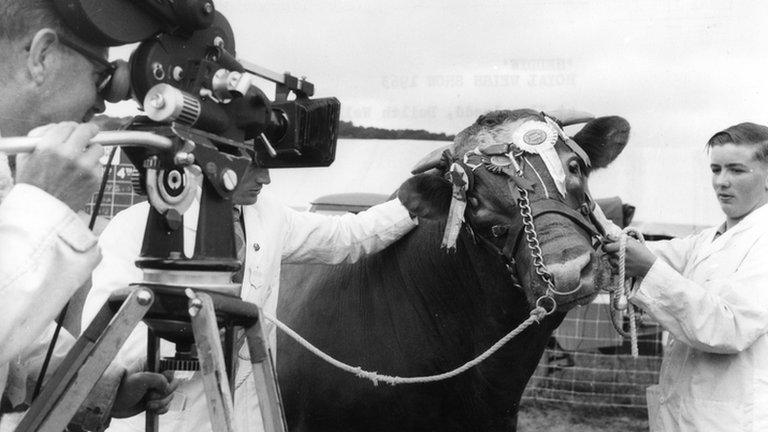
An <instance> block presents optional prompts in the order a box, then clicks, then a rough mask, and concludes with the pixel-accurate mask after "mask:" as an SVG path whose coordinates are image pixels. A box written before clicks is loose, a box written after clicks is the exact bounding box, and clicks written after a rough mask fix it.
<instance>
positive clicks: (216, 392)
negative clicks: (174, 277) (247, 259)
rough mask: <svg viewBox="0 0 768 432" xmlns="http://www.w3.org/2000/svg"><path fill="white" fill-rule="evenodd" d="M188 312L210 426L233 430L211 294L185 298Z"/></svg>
mask: <svg viewBox="0 0 768 432" xmlns="http://www.w3.org/2000/svg"><path fill="white" fill-rule="evenodd" d="M189 314H190V315H191V316H192V332H193V333H194V335H195V344H196V345H197V355H198V359H199V361H200V371H201V372H202V375H203V386H204V388H205V395H206V398H207V399H208V415H209V417H210V420H211V427H212V429H213V430H215V431H216V432H234V425H233V419H232V416H233V413H234V406H233V403H232V393H231V392H230V390H229V380H228V379H227V371H226V369H225V368H224V351H223V350H222V348H221V339H220V338H219V327H218V324H217V323H216V313H215V312H214V309H213V301H211V297H210V296H208V295H207V294H203V293H196V297H195V298H192V299H190V300H189Z"/></svg>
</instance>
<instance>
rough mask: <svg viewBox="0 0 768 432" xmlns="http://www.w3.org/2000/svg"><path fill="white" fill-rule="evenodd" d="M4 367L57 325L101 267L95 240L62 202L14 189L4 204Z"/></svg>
mask: <svg viewBox="0 0 768 432" xmlns="http://www.w3.org/2000/svg"><path fill="white" fill-rule="evenodd" d="M0 241H1V242H2V248H0V296H2V298H3V301H2V302H0V317H2V324H0V341H2V344H3V349H2V350H0V364H5V363H7V362H8V361H9V360H11V359H13V358H15V357H16V356H18V355H19V354H20V353H21V351H22V350H23V349H24V347H26V346H27V345H28V344H29V343H30V341H31V340H34V339H35V338H36V337H38V336H39V335H40V334H41V333H42V332H43V330H44V329H45V327H46V326H47V325H48V324H49V323H50V322H52V321H53V319H54V318H55V316H56V315H57V314H58V313H59V311H60V310H61V309H62V308H63V307H64V304H66V302H67V300H68V299H69V298H70V296H71V295H72V294H73V293H74V292H75V291H76V290H77V289H78V288H79V287H80V286H81V285H82V284H83V283H84V282H85V281H86V280H87V279H88V277H89V276H90V272H91V270H92V269H93V268H94V267H95V266H96V264H97V263H98V262H99V258H100V255H99V250H98V247H97V245H96V237H95V236H94V235H93V234H91V232H90V231H88V229H87V228H86V226H85V225H83V223H82V222H81V221H80V219H79V218H78V217H77V215H76V214H75V213H74V212H73V211H72V210H71V209H70V208H69V207H68V206H66V205H65V204H63V203H62V202H61V201H58V200H56V199H54V198H53V197H52V196H50V195H49V194H47V193H45V192H43V191H42V190H40V189H38V188H36V187H34V186H30V185H26V184H19V185H16V186H15V187H14V188H13V189H12V190H11V192H10V193H9V194H8V196H7V197H6V199H5V200H4V201H3V202H2V204H0Z"/></svg>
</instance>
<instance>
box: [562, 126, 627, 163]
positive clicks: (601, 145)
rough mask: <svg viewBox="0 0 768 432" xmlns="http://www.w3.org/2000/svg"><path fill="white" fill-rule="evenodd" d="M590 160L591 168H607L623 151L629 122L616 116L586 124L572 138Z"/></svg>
mask: <svg viewBox="0 0 768 432" xmlns="http://www.w3.org/2000/svg"><path fill="white" fill-rule="evenodd" d="M573 140H574V141H576V142H577V143H578V144H579V146H581V148H583V149H584V151H585V152H587V154H588V155H589V158H590V159H592V167H594V168H603V167H606V166H608V164H610V163H611V162H613V160H614V159H616V157H617V156H618V155H619V153H621V151H622V150H624V146H626V145H627V141H628V140H629V122H628V121H626V120H625V119H623V118H622V117H618V116H611V117H598V118H596V119H594V120H592V121H590V122H589V123H587V124H586V125H585V126H584V127H583V128H582V129H581V130H580V131H579V132H578V133H577V134H576V135H575V136H574V137H573Z"/></svg>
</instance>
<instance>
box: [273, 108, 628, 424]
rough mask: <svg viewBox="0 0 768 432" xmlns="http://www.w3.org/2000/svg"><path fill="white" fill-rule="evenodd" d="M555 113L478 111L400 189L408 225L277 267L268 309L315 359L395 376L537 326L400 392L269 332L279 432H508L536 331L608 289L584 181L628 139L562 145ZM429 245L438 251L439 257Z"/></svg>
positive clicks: (593, 125)
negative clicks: (370, 247) (379, 247)
mask: <svg viewBox="0 0 768 432" xmlns="http://www.w3.org/2000/svg"><path fill="white" fill-rule="evenodd" d="M556 117H557V116H556V115H552V116H548V115H546V114H544V113H540V112H537V111H533V110H527V109H523V110H514V111H507V110H504V111H493V112H490V113H487V114H485V115H482V116H480V117H479V118H478V119H477V121H476V122H475V123H474V124H473V125H471V126H470V127H468V128H467V129H465V130H463V131H462V132H461V133H459V134H458V135H457V136H456V139H455V141H454V142H453V144H452V145H450V146H449V148H447V149H445V150H444V151H438V152H436V153H434V154H432V155H430V156H428V157H427V158H426V159H425V160H424V161H422V162H421V163H420V164H419V165H418V166H417V167H416V169H415V171H416V172H417V174H416V175H415V176H413V177H412V178H410V179H409V180H407V181H406V182H405V183H404V184H403V186H402V187H401V189H400V197H401V199H403V200H404V202H405V204H406V207H408V209H409V210H410V211H411V212H412V213H413V214H415V215H418V216H419V217H420V225H419V226H418V228H416V229H415V230H414V231H412V232H411V233H409V234H408V235H407V236H405V237H404V238H402V239H401V240H400V241H398V242H397V243H395V244H393V245H392V246H390V247H389V248H387V249H386V250H384V251H382V252H380V253H378V254H375V255H372V256H369V257H367V258H364V259H363V260H361V261H359V262H357V263H354V264H346V265H338V266H321V265H309V266H295V267H293V268H291V269H287V271H285V272H284V275H283V281H282V282H281V283H282V284H283V287H284V288H285V289H283V290H282V291H281V298H280V303H279V307H278V317H279V318H280V319H281V320H283V321H284V322H286V323H287V324H288V325H290V326H291V327H292V328H293V329H294V330H296V331H297V332H298V333H300V334H301V335H303V336H304V337H305V338H306V339H307V340H309V341H310V342H311V343H313V344H314V345H316V346H317V347H319V348H321V349H322V350H324V351H325V352H326V353H328V354H329V355H331V356H333V357H335V358H337V359H339V360H341V361H343V362H346V363H348V364H352V365H359V366H361V367H362V368H364V369H367V370H374V371H379V372H381V373H386V374H388V375H397V376H419V375H432V374H436V373H440V372H443V371H446V370H451V369H453V368H456V367H457V366H460V365H462V364H464V363H465V362H467V361H468V360H470V359H472V358H474V357H475V356H477V355H478V354H480V353H482V352H483V351H485V350H486V349H487V348H488V347H490V346H491V345H493V344H494V343H495V342H496V341H497V340H499V339H500V338H501V337H502V336H504V335H505V334H507V332H509V331H510V330H511V329H514V328H516V326H518V325H520V324H521V323H522V322H524V321H525V320H526V319H527V318H528V317H529V316H530V315H529V314H530V313H531V311H532V310H533V309H535V308H536V307H537V306H538V307H539V310H540V311H541V310H544V311H546V315H545V316H544V318H543V319H541V320H540V321H539V322H538V323H536V324H533V325H530V326H529V327H527V328H526V329H525V330H524V331H523V332H522V333H520V334H519V335H517V336H516V337H515V338H514V339H513V340H512V341H511V342H510V343H508V344H506V345H505V346H504V347H503V348H501V349H500V350H499V351H497V352H495V353H494V354H493V355H492V356H490V357H489V358H488V359H487V360H486V361H484V362H482V363H480V364H479V365H478V366H476V367H474V368H472V369H469V370H468V371H467V372H465V373H463V374H461V375H458V376H456V377H453V378H450V379H448V380H444V381H438V382H430V383H421V384H412V385H400V386H389V385H383V384H380V385H378V386H376V385H373V384H372V383H371V382H370V381H367V380H361V379H359V378H358V377H356V376H354V375H351V374H349V373H347V372H343V371H340V370H338V369H336V368H334V367H332V366H330V365H329V364H327V363H325V362H323V361H321V360H320V359H318V358H317V357H315V356H314V355H313V354H311V353H310V352H308V351H307V350H305V349H304V348H303V347H301V346H299V345H298V344H297V343H295V342H294V341H293V340H291V339H290V338H288V337H287V336H285V335H284V334H282V333H281V334H279V335H278V349H277V363H278V375H279V380H280V386H281V389H282V396H283V401H284V407H285V411H286V416H287V420H288V425H289V429H290V430H291V431H294V432H346V431H350V432H351V431H372V432H401V431H441V432H447V431H456V432H459V431H460V432H467V431H486V432H487V431H506V432H509V431H515V430H516V425H517V413H518V407H519V403H520V399H521V396H522V394H523V390H524V389H525V386H526V383H527V382H528V380H529V378H530V377H531V375H532V374H533V372H534V370H535V368H536V366H537V364H538V361H539V358H540V357H541V355H542V353H543V351H544V348H545V346H546V344H547V340H548V339H549V337H550V335H551V334H552V332H553V331H554V330H555V328H557V326H558V325H559V324H560V323H561V321H562V320H563V318H564V316H565V313H566V312H567V311H568V310H569V309H570V308H572V307H574V306H576V305H583V304H586V303H588V302H590V301H591V300H593V299H594V297H595V296H596V294H597V292H598V290H599V288H600V287H601V286H604V285H605V284H606V283H608V281H609V279H610V266H609V265H608V264H607V262H606V260H605V258H604V256H603V254H602V252H601V249H600V239H601V235H602V234H603V232H602V228H601V226H600V223H599V221H598V219H599V218H598V217H597V215H596V214H595V211H596V209H595V207H594V205H595V204H594V202H593V201H592V199H591V197H590V194H589V190H588V185H587V178H588V174H589V172H590V170H592V169H596V168H601V167H605V166H607V165H608V164H609V163H610V162H612V161H613V160H614V159H615V158H616V156H617V155H618V154H619V153H620V152H621V151H622V150H623V148H624V146H625V145H626V143H627V140H628V136H629V124H628V123H627V121H626V120H624V119H623V118H621V117H615V116H614V117H601V118H596V119H591V120H590V121H589V122H588V123H586V125H585V126H584V127H583V128H581V130H580V131H579V132H578V133H576V134H575V135H574V136H573V137H570V136H568V135H566V134H565V133H564V131H563V129H562V127H564V126H565V125H569V124H573V123H583V122H584V121H586V120H588V119H574V118H572V117H568V116H562V115H561V116H559V117H560V118H559V119H558V118H556ZM464 221H466V222H465V223H463V222H464ZM441 238H442V241H443V245H444V246H445V247H447V248H448V249H451V250H452V253H446V252H445V251H441V250H440V247H439V245H440V241H441ZM454 247H455V249H454Z"/></svg>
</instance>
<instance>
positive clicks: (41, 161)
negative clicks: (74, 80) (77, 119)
mask: <svg viewBox="0 0 768 432" xmlns="http://www.w3.org/2000/svg"><path fill="white" fill-rule="evenodd" d="M98 132H99V128H98V126H96V125H94V124H90V123H85V124H78V123H74V122H64V123H58V124H52V125H48V126H43V127H40V128H37V129H34V130H32V132H30V134H29V135H30V136H33V137H39V138H40V142H39V144H38V145H37V147H36V148H35V151H34V152H33V153H32V154H30V155H29V156H26V157H19V163H18V172H17V175H16V182H17V183H26V184H30V185H32V186H37V187H38V188H40V189H42V190H44V191H45V192H48V193H49V194H51V195H52V196H53V197H54V198H57V199H59V200H60V201H62V202H63V203H65V204H67V205H68V206H69V207H70V208H72V210H74V211H77V210H80V209H81V208H83V207H84V206H85V204H86V203H87V202H88V200H90V198H91V196H93V194H94V193H95V192H96V189H97V188H98V186H99V177H100V174H101V165H100V164H99V159H100V158H101V156H102V155H103V154H104V151H103V149H102V147H101V146H100V145H90V144H89V143H88V141H89V140H90V139H91V138H93V137H94V136H95V135H96V134H97V133H98Z"/></svg>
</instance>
